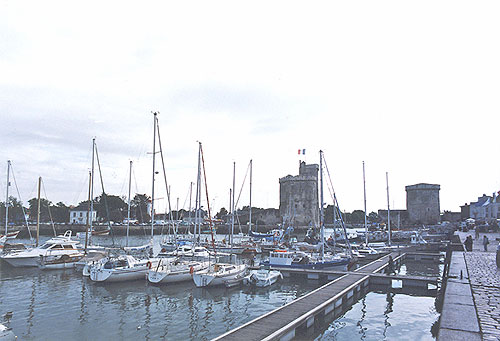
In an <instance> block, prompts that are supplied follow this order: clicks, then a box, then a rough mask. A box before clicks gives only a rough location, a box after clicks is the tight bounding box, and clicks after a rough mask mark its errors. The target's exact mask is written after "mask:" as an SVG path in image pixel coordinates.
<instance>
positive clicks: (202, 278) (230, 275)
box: [193, 265, 247, 287]
mask: <svg viewBox="0 0 500 341" xmlns="http://www.w3.org/2000/svg"><path fill="white" fill-rule="evenodd" d="M246 269H247V267H246V265H238V266H235V269H234V271H228V272H223V273H219V272H217V271H207V270H204V271H199V272H195V273H194V274H193V281H194V284H195V285H196V286H197V287H208V286H217V285H224V284H225V282H226V281H228V280H234V279H235V278H236V277H238V276H239V275H241V274H242V273H245V272H246Z"/></svg>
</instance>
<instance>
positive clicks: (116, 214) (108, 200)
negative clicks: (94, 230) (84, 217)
mask: <svg viewBox="0 0 500 341" xmlns="http://www.w3.org/2000/svg"><path fill="white" fill-rule="evenodd" d="M96 203H97V204H96V205H95V206H94V207H95V210H96V211H97V215H98V216H99V217H100V218H101V220H103V221H108V217H109V220H110V221H122V220H123V218H125V217H126V212H127V204H126V203H125V201H123V199H122V198H120V197H119V196H117V195H111V194H106V193H103V194H102V195H100V196H98V197H97V198H96ZM124 211H125V213H124Z"/></svg>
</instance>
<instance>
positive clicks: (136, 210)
mask: <svg viewBox="0 0 500 341" xmlns="http://www.w3.org/2000/svg"><path fill="white" fill-rule="evenodd" d="M150 200H151V197H150V196H148V195H146V194H136V195H135V197H134V199H132V200H131V201H130V209H131V215H132V217H134V218H135V219H137V220H138V221H139V223H145V222H148V221H151V215H150V212H148V203H149V201H150Z"/></svg>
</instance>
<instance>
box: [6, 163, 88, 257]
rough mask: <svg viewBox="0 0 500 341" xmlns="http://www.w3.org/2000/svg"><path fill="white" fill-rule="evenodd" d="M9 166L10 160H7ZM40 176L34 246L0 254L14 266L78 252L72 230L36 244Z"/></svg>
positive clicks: (39, 185)
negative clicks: (41, 243)
mask: <svg viewBox="0 0 500 341" xmlns="http://www.w3.org/2000/svg"><path fill="white" fill-rule="evenodd" d="M9 166H10V161H9ZM41 183H42V178H41V177H39V179H38V214H37V229H36V244H35V247H34V248H31V249H27V250H16V251H12V252H9V253H6V254H4V255H2V257H1V259H3V260H4V261H5V262H7V263H9V264H10V265H12V266H14V267H36V266H38V265H39V262H40V259H42V260H43V259H44V258H45V259H46V258H47V257H52V258H54V259H63V262H66V261H67V259H68V258H69V257H72V256H74V255H75V254H80V248H79V247H80V243H79V242H78V241H76V240H73V239H72V238H71V234H72V232H71V231H70V230H68V231H66V232H65V233H64V235H62V236H55V237H54V238H51V239H49V240H48V241H46V242H45V243H44V244H43V245H41V246H39V245H38V240H39V230H40V229H39V226H40V187H41Z"/></svg>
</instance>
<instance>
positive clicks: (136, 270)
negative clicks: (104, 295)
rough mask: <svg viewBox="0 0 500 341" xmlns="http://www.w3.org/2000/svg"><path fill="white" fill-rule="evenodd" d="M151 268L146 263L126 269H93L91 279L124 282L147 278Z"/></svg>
mask: <svg viewBox="0 0 500 341" xmlns="http://www.w3.org/2000/svg"><path fill="white" fill-rule="evenodd" d="M148 270H149V268H148V267H147V266H145V265H143V266H137V267H133V268H124V269H95V268H94V269H91V270H90V279H91V280H92V281H94V282H124V281H135V280H139V279H144V278H146V274H147V272H148Z"/></svg>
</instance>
